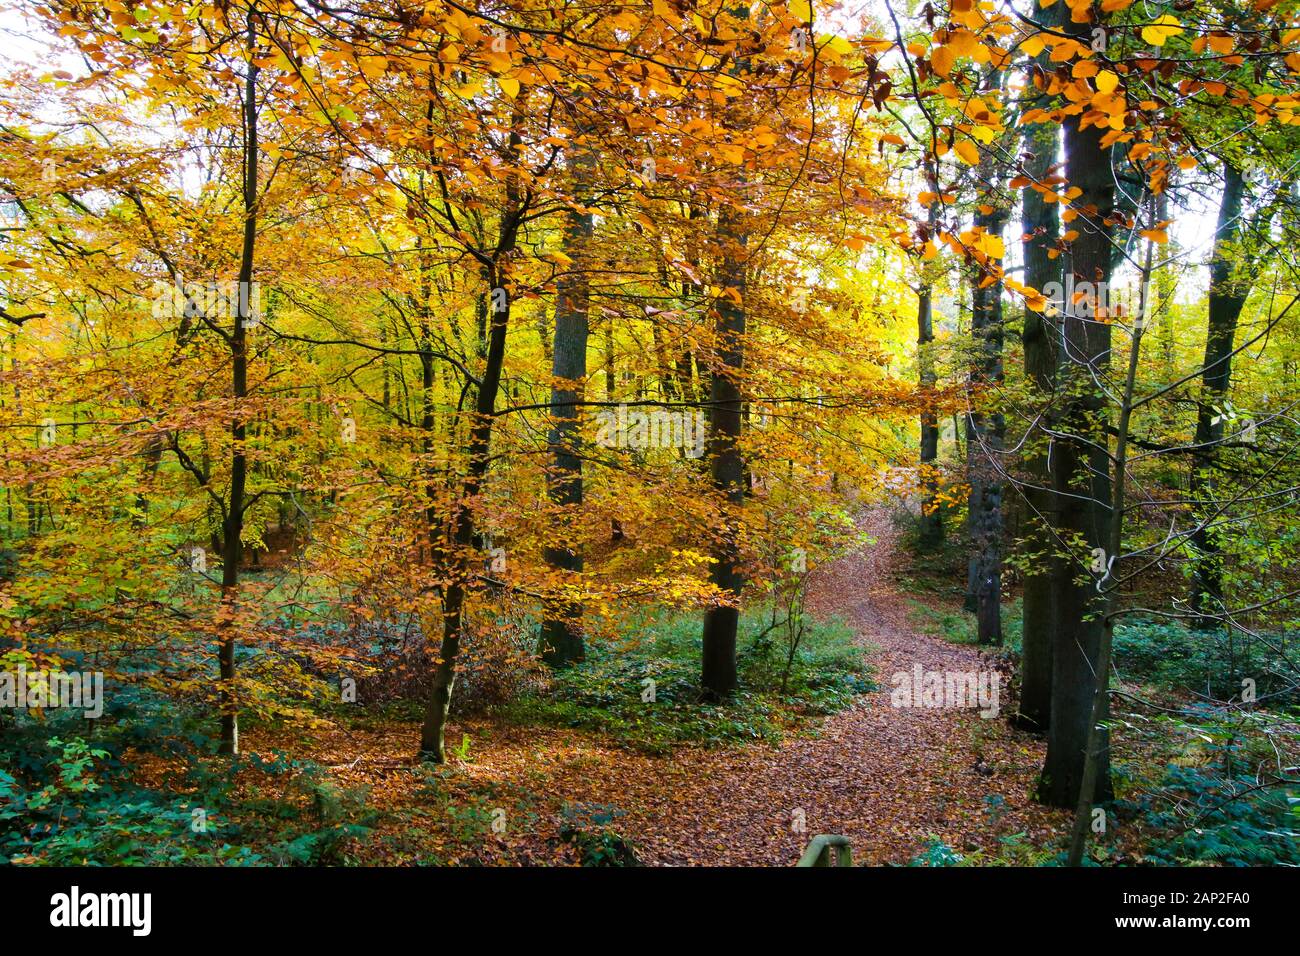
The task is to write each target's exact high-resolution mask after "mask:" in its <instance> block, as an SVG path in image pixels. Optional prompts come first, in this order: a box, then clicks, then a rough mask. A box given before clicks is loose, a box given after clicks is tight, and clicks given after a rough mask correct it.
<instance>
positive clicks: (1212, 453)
mask: <svg viewBox="0 0 1300 956" xmlns="http://www.w3.org/2000/svg"><path fill="white" fill-rule="evenodd" d="M1244 194H1245V179H1244V177H1243V176H1242V174H1241V170H1239V169H1237V168H1236V167H1235V166H1233V165H1232V164H1231V163H1228V162H1225V163H1224V172H1223V198H1222V199H1221V201H1220V203H1219V223H1218V229H1217V231H1216V232H1215V237H1214V254H1213V257H1212V258H1211V260H1210V295H1209V298H1210V302H1209V321H1208V326H1207V330H1206V335H1205V363H1204V365H1203V366H1202V369H1201V396H1200V400H1199V401H1198V402H1197V406H1196V445H1195V454H1194V455H1193V457H1192V474H1191V495H1190V497H1191V499H1192V500H1193V501H1195V502H1199V503H1200V505H1199V508H1200V513H1201V514H1202V515H1203V516H1204V517H1205V520H1209V519H1210V516H1211V515H1212V514H1213V513H1214V510H1215V509H1214V507H1213V505H1212V501H1213V499H1214V497H1215V490H1214V485H1215V481H1214V470H1215V460H1216V459H1217V457H1218V446H1219V445H1220V443H1222V441H1223V436H1224V430H1225V422H1224V418H1223V416H1222V408H1223V403H1224V400H1225V399H1226V398H1227V395H1228V387H1229V384H1230V382H1231V378H1232V341H1233V339H1234V337H1235V336H1236V334H1237V320H1238V319H1239V318H1240V317H1241V310H1242V308H1243V307H1244V306H1245V304H1246V295H1247V293H1248V292H1249V287H1248V286H1247V285H1246V284H1245V283H1243V282H1241V281H1240V277H1239V273H1240V271H1241V270H1240V269H1239V257H1240V255H1241V250H1240V249H1239V248H1238V245H1239V241H1240V238H1241V235H1242V226H1241V221H1242V202H1243V198H1244ZM1215 406H1218V407H1219V410H1217V411H1216V409H1215ZM1192 547H1193V551H1194V563H1193V567H1192V595H1191V597H1192V608H1193V610H1194V611H1195V612H1196V614H1197V616H1196V618H1195V619H1194V625H1195V626H1196V627H1198V628H1213V627H1216V626H1219V624H1220V623H1221V618H1220V615H1221V614H1222V612H1223V565H1222V561H1223V548H1222V544H1221V543H1220V541H1219V535H1218V533H1217V532H1216V531H1215V530H1214V529H1213V528H1211V527H1206V526H1204V525H1202V526H1201V527H1199V528H1197V530H1196V531H1195V532H1194V533H1193V535H1192Z"/></svg>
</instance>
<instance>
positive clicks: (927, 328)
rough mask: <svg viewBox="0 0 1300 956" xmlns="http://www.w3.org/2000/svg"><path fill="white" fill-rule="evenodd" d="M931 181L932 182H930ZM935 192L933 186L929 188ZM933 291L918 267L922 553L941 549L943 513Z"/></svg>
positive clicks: (932, 221) (932, 218) (932, 217)
mask: <svg viewBox="0 0 1300 956" xmlns="http://www.w3.org/2000/svg"><path fill="white" fill-rule="evenodd" d="M932 182H933V180H932ZM930 188H931V189H935V190H936V191H937V187H935V186H933V185H932V186H931V187H930ZM936 210H937V207H936V205H935V204H934V203H931V204H930V209H929V225H930V236H929V238H932V237H933V236H934V232H935V228H936V225H937V221H938V215H937V211H936ZM933 349H934V289H933V285H932V282H931V274H930V269H929V264H923V265H922V267H921V284H920V286H919V287H918V289H917V293H916V364H917V367H918V372H919V376H920V383H921V390H922V391H923V392H926V393H927V394H926V397H925V402H926V405H925V407H924V408H923V409H922V411H921V472H922V476H921V482H922V487H923V488H924V494H923V497H922V500H921V521H920V530H919V533H918V535H917V544H918V545H919V547H920V549H921V550H922V551H935V550H937V549H939V548H941V547H942V546H943V512H942V511H940V509H939V504H938V500H937V499H938V494H939V481H938V475H937V474H936V471H935V469H936V468H937V463H938V460H939V416H938V415H937V413H936V412H935V410H934V405H933V402H934V398H933V394H932V393H933V391H934V387H935V385H936V383H937V382H938V376H937V374H936V373H935V368H934V355H933Z"/></svg>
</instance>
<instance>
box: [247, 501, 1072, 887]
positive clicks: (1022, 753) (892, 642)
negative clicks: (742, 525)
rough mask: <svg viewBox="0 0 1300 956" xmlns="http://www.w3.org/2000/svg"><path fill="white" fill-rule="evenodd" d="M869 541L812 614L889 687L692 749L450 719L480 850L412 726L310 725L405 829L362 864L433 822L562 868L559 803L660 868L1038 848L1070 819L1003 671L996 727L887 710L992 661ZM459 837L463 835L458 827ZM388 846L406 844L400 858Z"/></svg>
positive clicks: (818, 585) (449, 855)
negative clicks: (442, 805)
mask: <svg viewBox="0 0 1300 956" xmlns="http://www.w3.org/2000/svg"><path fill="white" fill-rule="evenodd" d="M863 530H865V531H866V532H867V533H868V534H870V535H871V536H872V537H873V538H874V542H873V543H872V544H869V545H868V546H867V547H865V548H864V549H862V551H861V552H860V553H858V554H854V555H850V556H848V557H845V558H842V559H840V560H838V561H836V562H834V563H833V564H831V565H829V566H827V567H825V568H823V569H821V570H819V572H818V573H817V574H815V575H814V576H813V577H814V581H815V584H814V585H813V592H812V594H811V599H810V606H811V607H812V609H813V610H814V611H815V612H816V613H818V614H821V615H830V614H835V615H839V616H840V617H842V618H843V619H845V620H846V621H847V622H848V623H849V624H850V625H851V626H852V627H853V629H854V632H855V634H856V639H857V641H859V642H860V643H861V644H863V646H864V647H865V648H866V649H867V654H868V656H869V659H870V662H871V664H872V665H873V666H874V667H875V669H876V681H877V683H878V684H879V690H878V691H877V692H875V693H871V694H867V695H865V696H863V697H861V698H859V700H858V702H857V703H856V704H855V705H854V706H853V707H851V708H850V709H848V710H845V711H843V712H841V713H839V714H836V715H833V716H831V717H828V718H825V719H824V721H823V722H822V723H821V725H820V727H819V728H818V729H817V732H816V734H815V736H792V737H790V738H789V739H786V740H785V741H783V742H782V743H780V744H776V745H773V744H767V743H754V744H750V745H747V746H743V747H726V748H703V747H700V748H695V747H690V748H681V749H678V750H676V751H674V752H673V753H672V754H671V755H670V756H662V757H661V756H649V755H645V754H641V753H637V752H635V751H632V750H629V749H626V748H621V747H617V746H613V745H611V744H610V743H609V742H607V741H604V740H602V739H601V737H600V735H599V734H593V733H590V732H586V731H579V730H567V729H551V728H537V727H520V726H509V725H503V724H500V723H493V722H492V721H490V720H486V721H479V720H474V721H466V722H463V723H462V724H460V725H456V724H453V726H452V727H451V732H450V733H449V735H448V740H449V741H455V740H459V739H461V735H462V732H465V733H468V734H469V735H470V737H471V740H472V749H471V750H470V752H468V753H466V754H465V755H464V756H463V757H460V756H454V757H452V758H451V760H452V764H451V770H450V771H449V772H448V777H447V778H446V780H447V783H445V784H443V785H444V786H446V785H450V786H451V787H452V788H454V789H457V790H460V791H461V792H470V793H474V794H479V795H483V794H487V795H488V797H487V798H484V799H486V802H485V803H484V802H482V800H480V805H481V808H480V810H478V811H477V812H478V813H479V815H480V818H482V814H483V813H484V812H487V813H491V812H492V810H491V808H493V807H495V806H497V805H500V806H501V807H503V808H504V809H505V813H504V814H503V815H502V820H501V822H502V824H504V832H503V833H500V834H494V833H491V832H490V831H489V830H486V829H485V830H484V831H483V838H482V839H481V840H478V841H472V842H477V844H478V846H477V847H476V848H475V849H472V850H470V851H465V850H463V849H458V848H457V847H456V846H455V845H454V843H451V842H449V841H447V839H446V838H445V836H444V837H443V838H436V837H435V836H434V833H433V831H434V830H445V829H446V828H445V827H444V826H442V825H441V824H439V823H435V821H434V820H433V808H432V807H431V806H430V803H431V799H430V797H431V794H436V793H437V791H436V787H437V786H439V784H434V787H435V789H434V790H430V783H429V780H428V778H427V777H421V776H420V775H419V774H417V773H415V772H414V768H413V760H412V752H413V750H414V747H415V743H416V741H417V739H418V727H416V726H414V725H412V724H410V723H398V722H391V723H385V724H382V725H377V726H373V727H371V728H369V729H359V728H356V727H352V728H342V727H336V728H327V729H322V730H316V731H313V732H312V733H311V737H310V744H309V745H308V746H309V751H308V753H307V754H306V756H309V757H311V758H312V759H313V760H316V761H318V762H319V763H321V764H323V765H325V766H326V767H329V768H330V774H331V776H332V777H333V778H334V779H335V780H337V782H338V783H339V784H340V785H345V786H348V787H357V786H367V787H369V788H370V794H369V797H368V800H369V802H370V803H371V804H372V805H373V806H375V807H377V808H379V809H380V810H382V811H388V812H387V813H386V814H385V816H386V818H387V819H389V820H402V821H405V823H404V825H405V827H407V830H406V833H405V835H399V834H397V833H390V834H389V840H388V841H387V843H386V844H385V843H383V841H381V842H380V844H372V846H373V847H374V849H375V850H376V852H377V853H378V856H379V858H376V859H366V856H367V855H361V854H359V855H358V860H357V861H358V862H372V863H389V862H398V861H399V860H401V859H402V858H405V857H407V856H408V849H409V843H410V840H411V835H410V832H411V830H412V829H413V830H415V831H419V830H420V829H421V826H422V821H427V822H428V824H429V831H430V832H429V837H430V840H431V841H432V842H433V844H434V845H433V846H432V847H430V848H428V849H429V851H430V852H431V853H433V854H434V855H435V856H436V858H437V859H440V860H443V861H446V862H465V861H466V860H476V861H480V862H516V863H549V862H566V861H568V860H570V859H571V858H572V854H571V850H570V849H569V848H568V847H566V846H565V845H564V844H563V843H562V842H561V840H560V839H559V834H560V831H561V828H562V826H563V822H562V820H561V818H560V813H559V808H560V807H561V806H563V805H565V804H567V805H570V806H574V805H597V806H599V807H603V808H614V809H616V811H617V815H616V817H615V819H614V822H613V823H611V824H610V827H611V829H614V830H616V831H617V832H618V833H619V834H620V835H621V836H623V837H625V838H626V839H628V840H630V841H631V842H632V844H633V845H634V846H635V847H636V851H637V854H638V856H639V857H640V859H641V861H642V862H643V863H647V864H652V865H691V864H706V865H773V866H790V865H793V864H794V863H795V862H796V861H797V860H798V859H799V856H800V855H801V853H802V851H803V849H804V847H805V846H806V845H807V843H808V841H809V839H811V837H812V836H813V835H814V834H817V833H839V834H844V835H845V836H848V837H849V838H850V840H851V841H852V846H853V854H854V860H855V862H856V863H868V864H886V863H895V864H901V863H906V862H908V861H909V860H911V859H913V858H914V857H915V856H916V855H917V854H918V853H920V852H922V851H924V850H925V848H926V847H927V845H928V844H931V843H932V842H933V841H935V840H938V841H942V843H943V844H945V845H946V846H947V847H950V848H952V849H953V850H955V851H957V852H958V853H962V854H970V853H973V852H978V851H985V852H986V853H988V854H989V855H992V854H994V853H996V852H997V850H998V845H999V841H1000V840H1002V839H1005V838H1014V837H1013V835H1016V834H1020V835H1022V836H1020V837H1019V839H1020V840H1021V841H1023V842H1024V843H1027V844H1030V845H1033V846H1039V847H1041V846H1044V845H1045V844H1047V843H1049V842H1050V841H1051V840H1052V839H1053V838H1055V837H1059V836H1060V835H1061V833H1062V832H1063V828H1064V827H1065V825H1066V815H1065V814H1064V813H1062V812H1060V811H1052V810H1048V809H1045V808H1043V807H1041V806H1039V805H1037V804H1035V803H1034V802H1033V801H1032V800H1031V799H1030V794H1031V791H1032V788H1033V785H1034V781H1035V777H1036V775H1037V773H1038V770H1039V768H1040V767H1041V766H1042V761H1043V751H1044V744H1043V742H1042V741H1041V740H1039V739H1037V738H1035V737H1034V736H1032V735H1030V734H1027V733H1022V732H1019V731H1017V730H1015V729H1013V728H1012V727H1011V726H1010V725H1009V723H1008V722H1007V720H1006V719H1005V717H1006V712H1007V709H1008V707H1009V702H1008V699H1007V694H1006V692H1005V671H1004V678H1003V684H1004V686H1003V693H1002V695H1001V704H1002V707H1003V714H1002V716H1001V717H1000V718H993V719H988V718H984V717H981V716H980V715H979V713H978V711H976V710H974V709H969V710H957V709H948V708H920V707H916V708H905V707H893V706H891V704H890V691H891V689H892V688H893V686H894V684H893V681H892V680H891V677H892V675H893V674H895V673H897V672H900V671H906V672H912V671H913V668H914V667H915V665H917V664H920V666H921V668H922V669H923V670H925V671H974V670H981V669H989V668H994V667H996V666H997V662H996V660H995V659H992V658H984V657H982V656H981V654H980V652H979V650H978V648H976V647H972V646H965V645H958V644H952V643H948V642H946V641H944V640H943V639H942V638H940V637H937V636H932V635H928V634H925V633H922V632H921V631H919V630H918V629H917V627H916V626H915V625H914V624H913V623H911V622H910V621H909V614H908V608H909V597H908V596H905V595H904V594H902V593H901V592H900V589H899V587H898V583H897V573H898V570H899V567H900V562H901V561H902V560H903V555H902V552H901V548H900V546H899V543H898V540H897V538H898V532H897V530H896V529H895V527H894V526H893V523H892V522H891V520H890V518H889V516H888V514H887V513H886V512H883V511H875V512H871V513H869V514H868V515H867V516H866V517H865V518H864V519H863ZM259 736H260V737H261V739H259ZM272 736H275V737H278V734H277V735H271V734H270V733H269V732H266V733H264V734H263V735H256V734H250V735H249V737H250V739H247V740H246V744H247V745H248V747H249V748H250V749H255V750H256V749H259V748H265V747H274V746H277V745H280V743H281V742H280V741H279V740H274V739H271V738H272ZM302 747H303V741H302V739H301V737H299V738H297V739H296V740H295V743H294V744H293V745H292V748H291V749H292V750H294V751H296V752H297V753H299V754H301V750H302ZM476 799H477V798H476ZM482 808H487V809H486V811H485V810H484V809H482ZM462 819H463V817H462ZM386 828H387V827H385V829H386ZM460 835H461V837H460V838H461V840H462V842H463V838H464V827H461V828H460ZM383 846H388V847H396V849H394V850H393V852H392V854H391V856H393V857H396V858H395V859H394V858H388V857H389V856H390V854H389V853H387V852H384V850H383V849H382V847H383ZM421 855H422V854H421Z"/></svg>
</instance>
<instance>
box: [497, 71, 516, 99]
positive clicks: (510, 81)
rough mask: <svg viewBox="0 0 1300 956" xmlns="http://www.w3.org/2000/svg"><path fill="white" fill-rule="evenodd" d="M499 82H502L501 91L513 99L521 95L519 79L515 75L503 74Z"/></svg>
mask: <svg viewBox="0 0 1300 956" xmlns="http://www.w3.org/2000/svg"><path fill="white" fill-rule="evenodd" d="M497 82H498V83H500V84H501V92H502V93H504V94H505V95H506V96H508V97H510V98H511V99H512V100H513V99H514V98H515V97H516V96H518V95H519V81H518V80H516V79H515V78H514V77H513V76H503V77H501V78H500V79H498V80H497Z"/></svg>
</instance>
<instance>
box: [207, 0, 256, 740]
mask: <svg viewBox="0 0 1300 956" xmlns="http://www.w3.org/2000/svg"><path fill="white" fill-rule="evenodd" d="M256 45H257V35H256V32H255V28H254V25H253V14H252V13H251V12H250V13H249V15H248V49H249V53H250V54H251V53H252V51H253V50H254V49H255V47H256ZM257 74H258V68H257V66H256V65H255V64H254V63H253V62H252V59H251V57H250V59H249V63H248V75H247V77H246V78H245V80H244V135H245V140H244V182H243V188H244V236H243V245H242V248H241V249H240V254H239V308H238V310H237V311H238V316H237V317H236V320H235V327H234V329H233V330H232V331H231V334H230V359H231V363H230V364H231V391H232V393H233V395H234V397H235V399H236V401H237V402H238V400H240V399H243V398H247V397H248V327H249V325H250V324H251V320H252V318H253V309H252V307H253V300H254V296H253V291H252V286H253V257H254V254H255V249H256V242H257ZM239 414H240V413H239V412H238V411H236V418H235V420H234V421H233V422H232V423H231V427H230V439H231V453H230V494H229V497H228V498H227V500H226V514H225V516H224V521H223V522H222V528H221V534H222V555H221V562H222V563H221V600H222V603H223V604H224V605H225V606H226V611H227V614H226V619H225V620H224V622H223V623H222V636H221V642H220V645H219V648H218V654H217V657H218V664H219V667H220V676H221V681H220V692H219V705H220V710H221V741H220V743H219V745H218V748H217V752H218V753H221V754H229V755H234V754H237V753H239V705H238V701H237V697H236V688H235V638H236V634H235V616H236V613H237V610H236V604H237V603H238V600H239V564H240V561H241V560H242V559H243V556H244V555H243V551H244V546H243V540H242V537H243V533H244V511H245V509H246V508H247V507H248V504H247V502H246V501H245V491H246V486H247V482H248V458H247V456H246V454H245V450H244V440H245V437H246V434H247V426H246V425H245V423H244V421H243V419H242V418H241V417H238V416H239Z"/></svg>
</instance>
